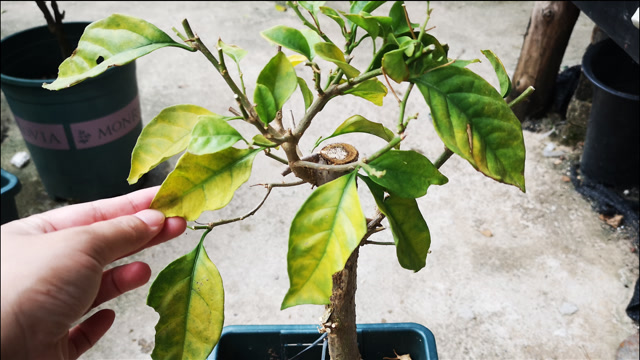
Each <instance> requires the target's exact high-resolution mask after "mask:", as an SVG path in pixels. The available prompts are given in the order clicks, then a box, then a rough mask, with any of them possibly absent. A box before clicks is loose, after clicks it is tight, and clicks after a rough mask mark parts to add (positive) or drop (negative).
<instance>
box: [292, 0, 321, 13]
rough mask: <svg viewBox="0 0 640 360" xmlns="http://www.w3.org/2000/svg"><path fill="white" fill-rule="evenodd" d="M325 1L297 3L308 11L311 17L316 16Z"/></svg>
mask: <svg viewBox="0 0 640 360" xmlns="http://www.w3.org/2000/svg"><path fill="white" fill-rule="evenodd" d="M325 3H326V1H298V4H300V6H302V7H303V8H305V9H306V10H309V11H310V12H311V13H312V14H313V15H316V14H317V13H318V11H319V10H320V7H321V6H323V5H324V4H325Z"/></svg>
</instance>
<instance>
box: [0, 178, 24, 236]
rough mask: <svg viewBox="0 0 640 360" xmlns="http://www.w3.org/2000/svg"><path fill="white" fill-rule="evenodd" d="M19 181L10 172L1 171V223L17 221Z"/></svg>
mask: <svg viewBox="0 0 640 360" xmlns="http://www.w3.org/2000/svg"><path fill="white" fill-rule="evenodd" d="M20 188H21V185H20V181H19V180H18V178H17V177H16V176H15V175H13V174H12V173H10V172H7V171H5V170H4V169H2V199H1V201H0V202H2V223H3V224H4V223H8V222H9V221H13V220H16V219H18V209H17V208H16V199H15V197H16V195H17V194H18V193H19V192H20Z"/></svg>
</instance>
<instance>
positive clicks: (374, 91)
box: [344, 79, 388, 106]
mask: <svg viewBox="0 0 640 360" xmlns="http://www.w3.org/2000/svg"><path fill="white" fill-rule="evenodd" d="M387 91H388V90H387V87H386V86H384V84H383V83H381V82H380V81H379V80H378V79H369V80H366V81H363V82H361V83H360V84H358V85H356V86H354V87H352V88H351V89H349V90H347V91H345V92H344V93H345V94H351V95H355V96H357V97H361V98H363V99H365V100H368V101H371V102H372V103H374V104H375V105H378V106H382V99H384V97H385V96H387Z"/></svg>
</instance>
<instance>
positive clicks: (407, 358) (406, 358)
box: [383, 350, 411, 360]
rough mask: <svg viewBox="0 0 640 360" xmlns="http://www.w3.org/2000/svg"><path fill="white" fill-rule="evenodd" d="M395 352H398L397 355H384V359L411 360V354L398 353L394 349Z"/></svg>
mask: <svg viewBox="0 0 640 360" xmlns="http://www.w3.org/2000/svg"><path fill="white" fill-rule="evenodd" d="M393 353H394V354H396V357H393V358H390V357H383V359H385V360H411V355H409V354H405V355H398V353H397V352H396V351H395V350H393Z"/></svg>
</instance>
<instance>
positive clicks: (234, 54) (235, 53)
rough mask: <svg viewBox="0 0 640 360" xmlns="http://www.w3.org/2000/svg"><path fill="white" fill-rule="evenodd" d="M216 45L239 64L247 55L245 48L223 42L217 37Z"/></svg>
mask: <svg viewBox="0 0 640 360" xmlns="http://www.w3.org/2000/svg"><path fill="white" fill-rule="evenodd" d="M218 47H219V48H220V49H222V52H223V53H225V54H227V55H228V56H229V57H230V58H231V59H233V61H234V62H235V63H236V64H240V60H242V59H243V58H244V57H245V56H246V55H247V50H244V49H243V48H241V47H239V46H237V45H229V44H225V43H224V42H223V41H222V40H220V39H218Z"/></svg>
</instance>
